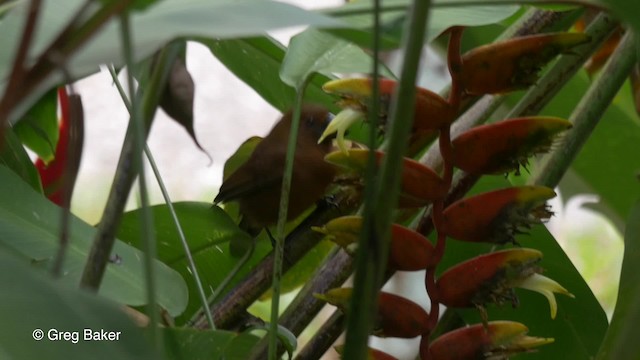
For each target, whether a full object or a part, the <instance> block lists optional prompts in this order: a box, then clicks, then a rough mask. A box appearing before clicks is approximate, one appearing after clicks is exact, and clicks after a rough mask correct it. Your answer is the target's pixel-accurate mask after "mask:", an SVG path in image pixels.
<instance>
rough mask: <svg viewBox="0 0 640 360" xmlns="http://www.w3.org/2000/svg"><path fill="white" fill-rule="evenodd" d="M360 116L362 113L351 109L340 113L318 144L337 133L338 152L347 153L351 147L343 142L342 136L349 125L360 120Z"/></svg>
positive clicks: (346, 142) (346, 141)
mask: <svg viewBox="0 0 640 360" xmlns="http://www.w3.org/2000/svg"><path fill="white" fill-rule="evenodd" d="M362 115H363V113H362V112H361V111H359V110H356V109H352V108H346V109H344V110H342V111H340V113H338V115H336V117H335V118H334V119H333V120H331V122H330V123H329V125H328V126H327V128H326V129H325V130H324V132H323V133H322V136H320V139H319V140H318V144H319V143H321V142H322V141H324V139H325V138H326V137H327V136H330V135H332V134H334V133H338V136H337V142H338V148H340V151H342V152H343V153H347V150H348V149H349V148H350V147H351V142H349V141H348V140H345V138H344V134H345V132H346V131H347V129H349V128H350V127H351V125H353V124H354V123H355V122H356V121H358V120H360V119H361V118H362Z"/></svg>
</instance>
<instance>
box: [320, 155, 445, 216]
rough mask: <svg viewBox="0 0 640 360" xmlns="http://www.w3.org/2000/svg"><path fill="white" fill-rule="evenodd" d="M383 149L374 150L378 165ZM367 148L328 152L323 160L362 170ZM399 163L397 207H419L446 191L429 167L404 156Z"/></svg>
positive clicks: (440, 179) (436, 198)
mask: <svg viewBox="0 0 640 360" xmlns="http://www.w3.org/2000/svg"><path fill="white" fill-rule="evenodd" d="M383 157H384V152H382V151H375V159H376V162H377V164H378V165H380V164H381V163H382V159H383ZM368 158H369V150H364V149H350V150H349V151H347V152H346V153H343V152H340V151H336V152H332V153H330V154H328V155H327V156H326V157H325V160H326V161H327V162H329V163H331V164H334V165H337V166H340V167H342V168H344V169H347V170H351V171H353V172H356V173H358V174H364V172H365V169H366V166H367V161H368ZM402 161H403V167H402V180H401V181H402V183H401V188H400V201H399V205H398V206H399V207H400V208H408V207H422V206H425V205H427V204H429V203H431V202H433V201H435V200H439V199H442V198H443V197H444V196H445V195H446V194H447V190H448V189H447V186H446V184H445V183H444V181H443V180H442V178H440V176H438V174H436V173H435V172H434V171H433V170H431V169H430V168H429V167H427V166H425V165H423V164H421V163H419V162H417V161H415V160H412V159H409V158H404V159H403V160H402Z"/></svg>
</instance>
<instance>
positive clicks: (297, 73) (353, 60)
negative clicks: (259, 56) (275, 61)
mask: <svg viewBox="0 0 640 360" xmlns="http://www.w3.org/2000/svg"><path fill="white" fill-rule="evenodd" d="M371 66H372V59H371V56H370V55H368V54H367V53H365V52H364V50H362V49H361V48H359V47H358V46H356V45H354V44H353V43H350V42H347V41H345V40H342V39H339V38H337V37H335V36H333V35H330V34H328V33H325V32H321V31H319V30H316V29H307V30H305V31H303V32H302V33H300V34H298V35H296V36H294V37H293V38H292V39H291V42H290V43H289V49H288V50H287V54H286V56H285V58H284V60H283V62H282V69H281V70H280V77H281V78H282V80H283V81H284V82H285V83H287V84H289V85H290V86H293V87H299V86H300V85H302V83H303V82H304V81H306V79H307V78H308V77H309V76H311V75H312V74H313V73H314V72H317V73H321V74H323V75H326V76H331V75H332V74H333V73H357V72H360V73H362V72H364V73H367V72H370V71H371ZM382 75H384V76H386V77H392V78H393V77H394V76H393V74H392V73H391V72H390V71H389V70H388V69H386V68H383V69H382Z"/></svg>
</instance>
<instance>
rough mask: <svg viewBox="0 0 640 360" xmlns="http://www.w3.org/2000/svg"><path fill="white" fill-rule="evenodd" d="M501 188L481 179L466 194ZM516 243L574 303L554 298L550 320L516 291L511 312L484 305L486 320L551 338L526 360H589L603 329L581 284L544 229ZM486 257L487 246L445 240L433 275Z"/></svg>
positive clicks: (536, 301) (532, 297)
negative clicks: (538, 255)
mask: <svg viewBox="0 0 640 360" xmlns="http://www.w3.org/2000/svg"><path fill="white" fill-rule="evenodd" d="M506 186H508V183H507V182H506V181H504V180H503V179H501V178H499V177H484V178H483V179H482V180H481V181H480V182H479V183H478V185H477V186H476V187H475V188H474V189H473V192H472V193H478V192H484V191H488V190H490V189H496V188H501V187H506ZM517 241H518V242H519V243H520V245H521V246H523V247H529V248H534V249H538V250H540V251H542V252H543V253H544V258H543V260H542V262H541V263H540V266H542V267H543V268H544V269H545V271H544V274H545V276H548V277H550V278H552V279H554V280H556V281H558V282H559V283H560V284H562V285H563V286H564V287H565V288H567V289H568V290H569V291H570V292H571V293H573V294H574V295H575V299H572V298H569V297H566V296H562V295H559V296H557V300H558V315H557V318H556V319H555V320H552V319H551V317H550V315H549V304H548V302H547V300H546V298H545V297H544V296H542V295H540V294H538V293H533V292H531V291H528V290H522V289H519V290H517V291H516V293H517V295H518V298H519V299H520V301H519V306H518V307H517V308H511V307H509V306H508V305H507V306H503V307H501V308H497V307H496V306H493V305H489V306H488V313H489V319H490V320H513V321H519V322H521V323H523V324H525V325H526V326H527V327H529V329H530V335H532V336H541V337H553V338H555V343H553V344H551V345H546V346H544V347H543V348H541V349H540V351H539V352H538V353H534V354H530V355H528V358H530V359H560V358H563V357H564V356H566V354H572V358H576V359H588V358H590V357H593V356H595V354H596V353H597V352H598V347H599V346H600V342H601V341H602V338H603V336H604V333H605V331H606V330H607V326H608V323H607V318H606V315H605V313H604V311H603V310H602V307H601V306H600V304H599V303H598V301H597V299H596V298H595V296H594V295H593V293H592V292H591V289H590V288H589V286H588V285H587V283H586V282H585V281H584V279H583V278H582V276H580V274H579V273H578V271H577V270H576V268H575V267H574V266H573V264H572V263H571V260H570V259H569V258H568V257H567V256H566V254H565V253H564V251H563V250H562V248H560V246H559V245H558V243H557V242H556V240H555V239H554V238H553V236H552V235H551V234H550V233H549V232H548V231H547V230H546V229H545V228H544V226H541V225H540V226H536V227H534V228H533V229H532V231H531V233H530V235H528V236H519V237H518V238H517ZM489 251H491V246H490V245H486V244H473V243H467V242H461V241H456V240H451V239H450V240H448V241H447V249H446V252H445V257H444V259H443V261H442V263H441V264H440V265H439V270H440V271H443V270H446V269H447V268H449V267H451V266H453V265H455V264H457V263H459V262H461V261H464V260H466V259H469V258H472V257H474V256H477V255H479V254H481V253H486V252H489ZM458 311H459V313H460V314H461V315H462V317H463V318H464V319H465V321H466V322H468V323H479V322H481V318H480V315H479V312H478V311H477V310H475V309H469V310H458Z"/></svg>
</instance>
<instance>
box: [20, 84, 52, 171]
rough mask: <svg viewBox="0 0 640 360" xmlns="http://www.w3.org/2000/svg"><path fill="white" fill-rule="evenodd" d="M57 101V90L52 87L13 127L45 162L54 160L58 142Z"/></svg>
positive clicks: (21, 138)
mask: <svg viewBox="0 0 640 360" xmlns="http://www.w3.org/2000/svg"><path fill="white" fill-rule="evenodd" d="M57 103H58V95H57V91H56V89H52V90H51V91H49V92H47V93H46V94H45V95H44V96H43V97H42V99H40V101H38V102H37V103H36V104H35V105H34V106H33V107H32V108H31V109H30V110H29V111H28V112H27V113H26V114H25V116H24V117H23V118H22V120H21V121H20V122H18V123H17V124H16V125H15V126H14V127H13V130H14V131H15V132H16V135H18V137H19V138H20V140H21V141H22V142H23V143H24V144H25V145H26V146H27V147H28V148H30V149H31V150H33V152H35V153H36V154H37V155H38V157H40V159H42V160H44V161H45V163H49V161H51V160H53V157H54V156H55V152H56V144H57V143H58V115H57V113H56V110H57Z"/></svg>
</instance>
